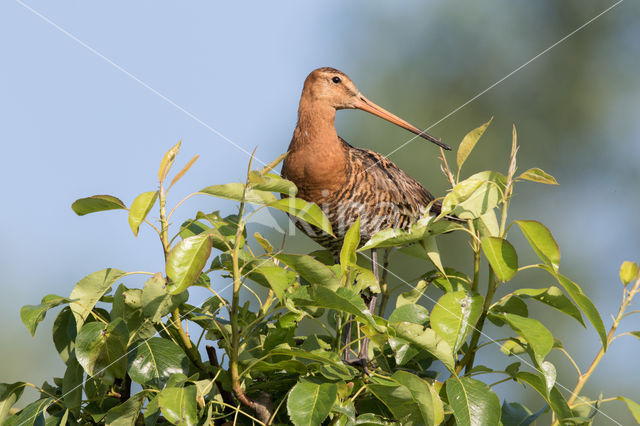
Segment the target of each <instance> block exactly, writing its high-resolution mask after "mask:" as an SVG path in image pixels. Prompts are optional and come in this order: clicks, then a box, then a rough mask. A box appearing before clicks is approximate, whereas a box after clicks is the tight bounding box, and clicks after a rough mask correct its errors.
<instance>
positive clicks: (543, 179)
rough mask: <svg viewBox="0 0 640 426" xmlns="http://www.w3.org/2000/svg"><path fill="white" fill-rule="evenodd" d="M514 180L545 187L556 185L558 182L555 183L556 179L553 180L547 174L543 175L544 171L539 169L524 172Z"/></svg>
mask: <svg viewBox="0 0 640 426" xmlns="http://www.w3.org/2000/svg"><path fill="white" fill-rule="evenodd" d="M516 179H525V180H530V181H532V182H538V183H546V184H547V185H557V184H558V181H556V178H554V177H553V176H551V175H550V174H548V173H545V171H544V170H542V169H539V168H537V167H534V168H533V169H529V170H527V171H526V172H524V173H522V174H521V175H520V176H518V177H517V178H516Z"/></svg>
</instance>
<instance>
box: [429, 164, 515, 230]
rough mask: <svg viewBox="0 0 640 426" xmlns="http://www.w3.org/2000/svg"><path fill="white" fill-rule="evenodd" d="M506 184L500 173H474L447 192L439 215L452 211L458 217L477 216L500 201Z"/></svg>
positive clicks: (471, 217) (472, 217)
mask: <svg viewBox="0 0 640 426" xmlns="http://www.w3.org/2000/svg"><path fill="white" fill-rule="evenodd" d="M506 184H507V178H506V177H505V176H504V175H503V174H502V173H498V172H494V171H483V172H479V173H476V174H474V175H472V176H470V177H469V178H467V179H466V180H463V181H462V182H459V183H458V184H456V186H455V187H454V188H453V190H452V191H451V192H450V193H449V194H447V196H446V197H445V198H444V200H443V201H442V211H441V213H440V216H444V215H445V214H449V213H453V215H455V216H457V217H459V218H460V219H476V218H479V217H481V216H483V215H485V214H486V213H487V212H489V211H490V210H492V209H493V208H495V207H496V206H497V205H498V204H499V203H500V202H502V198H503V195H504V191H505V188H506Z"/></svg>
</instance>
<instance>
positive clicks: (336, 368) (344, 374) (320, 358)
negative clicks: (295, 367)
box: [269, 347, 356, 380]
mask: <svg viewBox="0 0 640 426" xmlns="http://www.w3.org/2000/svg"><path fill="white" fill-rule="evenodd" d="M269 355H273V356H278V355H284V356H288V357H292V358H293V359H298V360H303V362H305V364H308V363H316V364H318V365H319V366H320V372H321V374H323V375H326V376H327V375H330V376H339V377H340V378H341V379H343V380H351V379H352V378H353V377H354V375H355V373H356V369H355V368H353V367H350V366H348V365H346V364H345V363H344V362H342V360H341V359H340V357H339V356H338V354H337V353H335V352H328V351H325V350H323V349H314V350H311V351H309V350H306V349H298V348H291V349H287V348H281V347H279V348H274V349H272V350H271V351H270V352H269ZM329 373H331V374H329ZM332 379H333V377H332Z"/></svg>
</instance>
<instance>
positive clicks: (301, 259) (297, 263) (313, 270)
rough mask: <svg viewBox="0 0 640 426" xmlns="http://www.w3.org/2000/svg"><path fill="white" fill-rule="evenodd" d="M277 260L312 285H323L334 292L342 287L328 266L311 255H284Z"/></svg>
mask: <svg viewBox="0 0 640 426" xmlns="http://www.w3.org/2000/svg"><path fill="white" fill-rule="evenodd" d="M276 258H277V259H278V260H280V261H282V262H283V263H284V264H286V265H287V266H288V267H290V268H291V269H293V270H294V271H295V272H297V273H298V274H300V276H301V277H302V278H304V279H305V280H307V281H309V282H310V283H311V284H317V285H321V286H324V287H328V288H330V289H332V290H333V289H337V288H338V287H340V279H339V278H338V277H337V276H336V274H335V273H334V272H333V271H332V270H331V269H330V268H329V267H328V266H327V265H325V264H324V263H322V262H319V261H317V260H316V259H314V258H313V257H311V256H309V255H306V254H304V255H298V254H284V253H283V254H279V255H277V256H276Z"/></svg>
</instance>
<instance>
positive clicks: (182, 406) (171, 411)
mask: <svg viewBox="0 0 640 426" xmlns="http://www.w3.org/2000/svg"><path fill="white" fill-rule="evenodd" d="M196 396H197V389H196V387H195V386H193V385H189V386H185V387H183V388H182V387H181V388H173V387H170V388H165V389H163V390H162V392H160V395H159V396H158V405H160V411H162V415H163V416H164V417H165V418H166V419H167V420H169V421H170V422H171V423H173V424H174V425H186V426H192V425H197V424H198V415H197V411H196Z"/></svg>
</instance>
